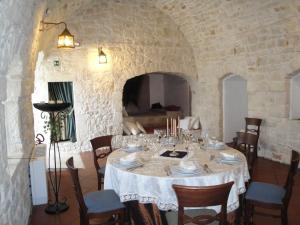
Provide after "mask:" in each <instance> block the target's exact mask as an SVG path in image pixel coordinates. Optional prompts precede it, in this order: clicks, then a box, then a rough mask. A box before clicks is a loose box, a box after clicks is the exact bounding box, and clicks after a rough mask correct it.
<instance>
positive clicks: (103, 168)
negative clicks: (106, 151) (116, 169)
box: [98, 166, 105, 176]
mask: <svg viewBox="0 0 300 225" xmlns="http://www.w3.org/2000/svg"><path fill="white" fill-rule="evenodd" d="M98 173H100V174H103V176H104V174H105V166H103V167H101V168H100V169H99V170H98Z"/></svg>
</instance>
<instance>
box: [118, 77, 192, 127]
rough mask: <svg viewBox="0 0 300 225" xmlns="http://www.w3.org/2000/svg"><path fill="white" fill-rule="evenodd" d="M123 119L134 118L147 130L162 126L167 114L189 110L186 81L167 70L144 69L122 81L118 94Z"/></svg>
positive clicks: (188, 94) (180, 115)
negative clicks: (164, 71)
mask: <svg viewBox="0 0 300 225" xmlns="http://www.w3.org/2000/svg"><path fill="white" fill-rule="evenodd" d="M122 106H123V120H124V121H126V120H128V119H129V120H136V121H138V122H140V123H141V124H142V125H143V126H144V127H146V128H147V129H149V130H151V129H152V128H160V127H163V126H165V122H166V118H167V117H178V116H179V117H184V116H190V114H191V94H190V85H189V83H188V81H187V80H186V79H185V78H183V77H182V76H180V75H177V74H173V73H172V74H170V73H161V72H155V73H148V74H142V75H139V76H135V77H133V78H130V79H128V80H127V81H126V83H125V84H124V87H123V95H122Z"/></svg>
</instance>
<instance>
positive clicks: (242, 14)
mask: <svg viewBox="0 0 300 225" xmlns="http://www.w3.org/2000/svg"><path fill="white" fill-rule="evenodd" d="M154 2H155V5H156V7H158V8H159V9H161V10H162V11H163V12H164V13H166V14H168V15H169V16H170V17H171V18H172V19H173V20H174V21H175V22H176V24H178V25H179V27H180V29H181V30H182V32H183V33H184V35H185V36H186V38H187V39H188V41H189V42H190V44H191V45H192V46H193V47H194V48H201V50H202V52H203V53H202V54H209V52H211V51H224V47H225V46H227V47H230V48H231V50H233V48H237V51H239V50H240V51H242V52H246V50H245V49H244V48H245V47H251V39H253V38H255V37H254V36H253V34H255V33H257V32H261V31H263V30H264V29H269V28H270V27H273V28H274V31H273V32H271V35H269V33H270V32H265V33H266V36H262V37H261V38H262V39H274V38H276V36H280V35H282V34H285V35H286V36H288V35H291V34H293V33H294V32H299V28H298V27H299V26H300V18H299V8H300V1H299V0H285V1H282V0H264V1H261V0H252V1H249V0H226V1H224V0H201V1H199V0H194V1H191V0H182V1H174V0H156V1H155V0H154ZM286 21H289V22H290V23H289V24H288V25H289V26H284V27H283V26H282V27H281V26H280V25H281V24H282V23H285V22H286ZM276 24H278V26H277V27H275V26H276ZM267 33H268V35H267ZM290 38H291V39H292V37H290ZM216 41H217V42H216ZM291 41H295V40H291ZM224 45H225V46H224ZM194 50H195V49H194Z"/></svg>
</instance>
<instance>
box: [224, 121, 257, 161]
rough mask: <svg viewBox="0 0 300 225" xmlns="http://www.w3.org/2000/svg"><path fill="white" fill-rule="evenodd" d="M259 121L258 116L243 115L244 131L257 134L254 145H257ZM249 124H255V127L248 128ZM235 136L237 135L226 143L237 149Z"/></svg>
mask: <svg viewBox="0 0 300 225" xmlns="http://www.w3.org/2000/svg"><path fill="white" fill-rule="evenodd" d="M261 122H262V119H259V118H250V117H245V133H253V134H256V135H257V136H258V138H257V143H256V146H257V145H258V139H259V135H260V125H261ZM249 126H256V128H250V127H249ZM237 138H238V137H234V138H233V141H232V142H231V143H227V145H228V146H230V147H232V148H236V149H237V147H238V146H237V144H238V143H237ZM256 156H257V155H256Z"/></svg>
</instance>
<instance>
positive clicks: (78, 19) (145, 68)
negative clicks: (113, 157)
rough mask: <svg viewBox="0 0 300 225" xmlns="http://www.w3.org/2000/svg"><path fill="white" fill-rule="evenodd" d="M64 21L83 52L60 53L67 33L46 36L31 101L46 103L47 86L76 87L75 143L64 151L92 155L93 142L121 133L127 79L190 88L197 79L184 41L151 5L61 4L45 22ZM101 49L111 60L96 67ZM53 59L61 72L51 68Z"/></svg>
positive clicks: (137, 1) (135, 1) (142, 0)
mask: <svg viewBox="0 0 300 225" xmlns="http://www.w3.org/2000/svg"><path fill="white" fill-rule="evenodd" d="M84 3H86V5H85V4H84ZM79 6H80V7H79ZM60 20H63V21H65V22H66V23H67V24H68V28H69V30H70V32H71V33H72V34H74V35H75V38H76V40H77V41H79V42H80V47H77V48H75V49H72V50H65V49H57V48H56V43H55V41H56V38H57V35H58V33H60V32H61V30H62V29H63V27H59V28H57V27H56V28H53V29H49V30H48V31H47V32H44V33H43V37H42V41H41V48H40V55H39V60H38V65H37V68H36V74H35V78H36V79H35V91H34V95H33V101H48V99H47V82H49V81H72V82H73V86H74V100H75V106H74V108H75V118H76V126H77V142H76V143H61V144H60V147H61V149H62V150H63V151H84V150H90V143H89V140H90V139H91V138H93V137H96V136H98V135H105V134H121V133H122V113H121V111H122V91H123V86H124V84H125V82H126V80H127V79H130V78H132V77H134V76H137V75H141V74H145V73H151V72H159V71H161V72H172V73H175V74H178V75H180V76H182V77H185V78H187V79H188V80H189V81H191V82H194V80H195V79H196V67H195V62H194V57H193V52H192V49H191V48H190V46H189V44H188V43H187V41H186V40H185V38H184V35H183V34H182V32H181V31H180V30H179V29H178V27H177V26H176V25H175V24H174V23H173V21H172V20H171V19H170V18H169V17H168V16H166V15H164V14H163V13H162V12H161V11H160V10H158V9H157V8H155V7H154V6H153V5H151V4H149V1H146V0H125V1H117V0H116V1H105V0H97V1H96V0H94V1H77V3H75V1H74V2H72V3H69V2H68V1H62V3H61V4H59V5H55V4H54V5H53V6H50V7H49V14H48V16H47V17H46V18H45V21H56V22H58V21H60ZM98 44H99V45H100V46H101V47H103V51H104V52H105V53H106V55H107V57H108V63H107V64H106V65H99V63H98V61H97V54H98V53H97V47H98ZM55 59H58V60H59V61H60V66H59V67H54V66H53V60H55ZM39 117H40V114H39V113H38V112H37V114H36V116H35V130H36V132H43V128H42V127H41V124H42V121H41V120H40V118H39Z"/></svg>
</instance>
